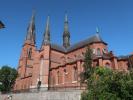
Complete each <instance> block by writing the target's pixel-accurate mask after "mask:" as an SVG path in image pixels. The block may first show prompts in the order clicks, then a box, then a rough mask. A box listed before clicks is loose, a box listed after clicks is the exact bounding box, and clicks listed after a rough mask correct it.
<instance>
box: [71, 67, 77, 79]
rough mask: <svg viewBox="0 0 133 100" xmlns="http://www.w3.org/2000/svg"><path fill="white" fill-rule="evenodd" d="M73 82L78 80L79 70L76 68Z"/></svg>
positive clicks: (74, 68)
mask: <svg viewBox="0 0 133 100" xmlns="http://www.w3.org/2000/svg"><path fill="white" fill-rule="evenodd" d="M72 75H73V76H72V81H77V80H78V69H77V67H76V66H74V67H73V73H72Z"/></svg>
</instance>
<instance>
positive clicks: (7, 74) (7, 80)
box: [0, 66, 18, 92]
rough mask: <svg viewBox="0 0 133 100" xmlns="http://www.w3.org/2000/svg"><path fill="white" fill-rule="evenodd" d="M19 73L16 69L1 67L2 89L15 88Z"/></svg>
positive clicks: (0, 79)
mask: <svg viewBox="0 0 133 100" xmlns="http://www.w3.org/2000/svg"><path fill="white" fill-rule="evenodd" d="M17 75H18V73H17V71H16V69H14V68H11V67H9V66H3V67H2V68H1V69H0V83H1V85H0V91H2V92H9V91H10V90H11V89H12V88H13V85H14V83H15V80H16V78H17Z"/></svg>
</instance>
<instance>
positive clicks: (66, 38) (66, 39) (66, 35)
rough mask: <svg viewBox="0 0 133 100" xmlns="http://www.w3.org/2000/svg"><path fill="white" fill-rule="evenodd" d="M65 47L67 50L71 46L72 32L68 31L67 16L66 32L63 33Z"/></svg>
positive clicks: (66, 20) (66, 19) (66, 22)
mask: <svg viewBox="0 0 133 100" xmlns="http://www.w3.org/2000/svg"><path fill="white" fill-rule="evenodd" d="M63 46H64V47H65V48H66V49H67V48H68V47H69V46H70V32H69V29H68V17H67V14H66V15H65V22H64V32H63Z"/></svg>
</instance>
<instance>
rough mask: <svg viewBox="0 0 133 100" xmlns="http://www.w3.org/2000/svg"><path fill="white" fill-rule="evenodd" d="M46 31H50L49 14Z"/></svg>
mask: <svg viewBox="0 0 133 100" xmlns="http://www.w3.org/2000/svg"><path fill="white" fill-rule="evenodd" d="M46 31H49V15H48V17H47V22H46Z"/></svg>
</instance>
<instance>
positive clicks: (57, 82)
mask: <svg viewBox="0 0 133 100" xmlns="http://www.w3.org/2000/svg"><path fill="white" fill-rule="evenodd" d="M59 74H60V73H59V71H58V72H57V80H56V84H59V77H60V75H59Z"/></svg>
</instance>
